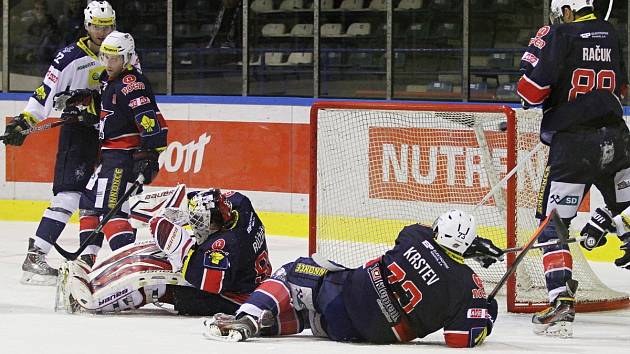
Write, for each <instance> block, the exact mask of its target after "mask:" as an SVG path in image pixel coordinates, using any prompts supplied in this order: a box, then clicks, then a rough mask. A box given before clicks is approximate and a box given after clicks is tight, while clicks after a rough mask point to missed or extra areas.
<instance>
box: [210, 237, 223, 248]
mask: <svg viewBox="0 0 630 354" xmlns="http://www.w3.org/2000/svg"><path fill="white" fill-rule="evenodd" d="M223 247H225V240H224V239H222V238H220V239H218V240H216V241H214V242H212V249H213V250H222V249H223Z"/></svg>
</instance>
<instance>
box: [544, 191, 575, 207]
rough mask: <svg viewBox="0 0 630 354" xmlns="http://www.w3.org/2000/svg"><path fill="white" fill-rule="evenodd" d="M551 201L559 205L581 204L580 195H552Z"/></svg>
mask: <svg viewBox="0 0 630 354" xmlns="http://www.w3.org/2000/svg"><path fill="white" fill-rule="evenodd" d="M549 201H550V202H551V203H555V204H558V205H578V203H579V202H580V196H578V195H565V196H562V195H558V194H552V195H550V196H549Z"/></svg>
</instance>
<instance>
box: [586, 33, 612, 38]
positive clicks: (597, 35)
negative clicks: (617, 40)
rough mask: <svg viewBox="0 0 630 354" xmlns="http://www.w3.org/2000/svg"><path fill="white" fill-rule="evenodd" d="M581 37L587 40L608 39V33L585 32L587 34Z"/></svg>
mask: <svg viewBox="0 0 630 354" xmlns="http://www.w3.org/2000/svg"><path fill="white" fill-rule="evenodd" d="M580 37H582V38H584V39H587V38H607V37H608V32H585V33H581V34H580Z"/></svg>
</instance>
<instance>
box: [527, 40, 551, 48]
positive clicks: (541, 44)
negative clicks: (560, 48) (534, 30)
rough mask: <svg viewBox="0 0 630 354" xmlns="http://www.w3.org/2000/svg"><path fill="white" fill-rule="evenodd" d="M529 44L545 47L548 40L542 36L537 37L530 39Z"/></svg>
mask: <svg viewBox="0 0 630 354" xmlns="http://www.w3.org/2000/svg"><path fill="white" fill-rule="evenodd" d="M529 45H533V46H534V47H536V48H538V49H543V48H544V47H545V46H546V45H547V42H545V40H544V39H542V38H538V37H535V38H532V39H530V41H529Z"/></svg>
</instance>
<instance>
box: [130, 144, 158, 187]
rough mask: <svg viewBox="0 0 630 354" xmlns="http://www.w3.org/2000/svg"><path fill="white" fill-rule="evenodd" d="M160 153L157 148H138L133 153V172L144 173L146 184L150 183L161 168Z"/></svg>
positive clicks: (136, 173)
mask: <svg viewBox="0 0 630 354" xmlns="http://www.w3.org/2000/svg"><path fill="white" fill-rule="evenodd" d="M159 156H160V154H159V153H158V152H157V151H155V150H138V151H136V152H134V154H133V160H134V164H133V173H134V174H135V175H139V174H140V173H142V175H144V184H150V183H151V182H152V181H153V179H154V178H155V177H156V176H157V174H158V171H159V170H160V164H159V163H158V157H159Z"/></svg>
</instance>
